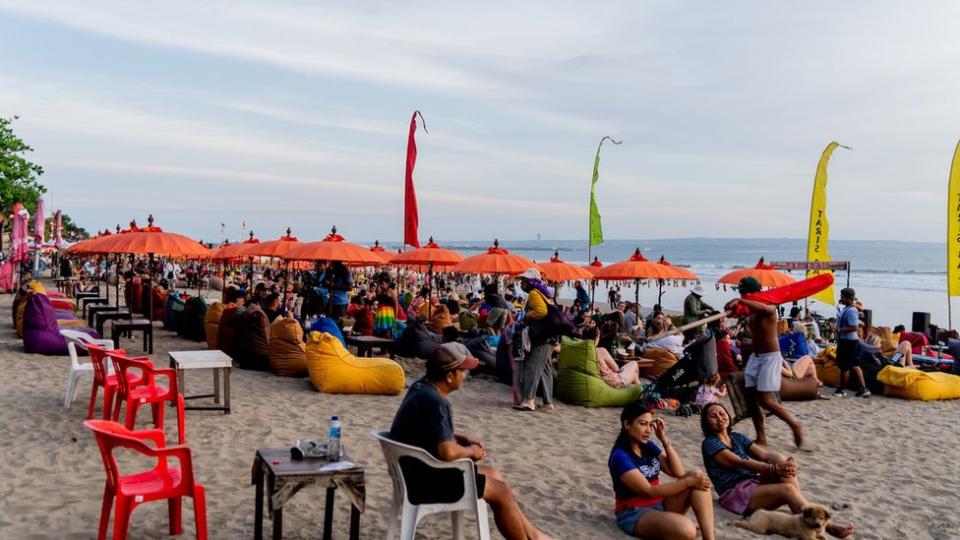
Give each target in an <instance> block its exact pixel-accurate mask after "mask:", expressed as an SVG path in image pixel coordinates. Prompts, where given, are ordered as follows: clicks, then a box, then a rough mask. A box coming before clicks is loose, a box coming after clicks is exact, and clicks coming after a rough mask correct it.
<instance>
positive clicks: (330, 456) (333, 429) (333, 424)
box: [327, 416, 340, 461]
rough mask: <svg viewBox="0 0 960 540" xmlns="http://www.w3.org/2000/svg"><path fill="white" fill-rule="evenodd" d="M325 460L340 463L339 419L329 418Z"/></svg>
mask: <svg viewBox="0 0 960 540" xmlns="http://www.w3.org/2000/svg"><path fill="white" fill-rule="evenodd" d="M327 460H329V461H340V417H339V416H331V417H330V427H329V428H328V429H327Z"/></svg>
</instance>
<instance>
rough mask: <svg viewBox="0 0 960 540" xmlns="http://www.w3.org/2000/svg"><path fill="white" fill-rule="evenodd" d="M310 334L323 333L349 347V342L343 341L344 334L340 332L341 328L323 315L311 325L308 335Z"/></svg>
mask: <svg viewBox="0 0 960 540" xmlns="http://www.w3.org/2000/svg"><path fill="white" fill-rule="evenodd" d="M310 332H320V333H321V334H323V333H327V334H330V335H331V336H333V337H335V338H337V339H339V340H340V344H341V345H343V346H344V347H346V346H347V341H346V340H345V339H343V332H341V331H340V327H339V326H337V323H336V321H334V320H333V319H331V318H330V317H324V316H323V315H321V316H320V318H319V319H317V320H316V321H314V322H313V324H312V325H310V329H309V332H307V333H308V334H309V333H310Z"/></svg>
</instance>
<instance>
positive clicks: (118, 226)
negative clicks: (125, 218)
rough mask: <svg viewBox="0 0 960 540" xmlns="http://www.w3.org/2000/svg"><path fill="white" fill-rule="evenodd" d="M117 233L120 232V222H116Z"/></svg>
mask: <svg viewBox="0 0 960 540" xmlns="http://www.w3.org/2000/svg"><path fill="white" fill-rule="evenodd" d="M117 234H120V224H119V223H117Z"/></svg>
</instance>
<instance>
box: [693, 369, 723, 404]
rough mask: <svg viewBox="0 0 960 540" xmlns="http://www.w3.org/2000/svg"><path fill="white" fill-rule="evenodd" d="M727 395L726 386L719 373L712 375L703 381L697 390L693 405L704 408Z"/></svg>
mask: <svg viewBox="0 0 960 540" xmlns="http://www.w3.org/2000/svg"><path fill="white" fill-rule="evenodd" d="M726 395H727V385H726V384H725V383H724V382H723V379H722V378H721V377H720V374H719V373H714V374H713V375H710V376H709V377H707V380H705V381H703V384H701V385H700V387H699V388H697V397H696V399H695V400H694V403H696V404H697V405H700V406H701V407H704V406H706V405H709V404H711V403H716V402H718V401H720V398H722V397H724V396H726Z"/></svg>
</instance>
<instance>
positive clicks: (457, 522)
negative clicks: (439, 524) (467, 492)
mask: <svg viewBox="0 0 960 540" xmlns="http://www.w3.org/2000/svg"><path fill="white" fill-rule="evenodd" d="M450 518H451V520H452V521H453V537H454V538H455V539H456V540H463V510H461V511H459V512H450Z"/></svg>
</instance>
